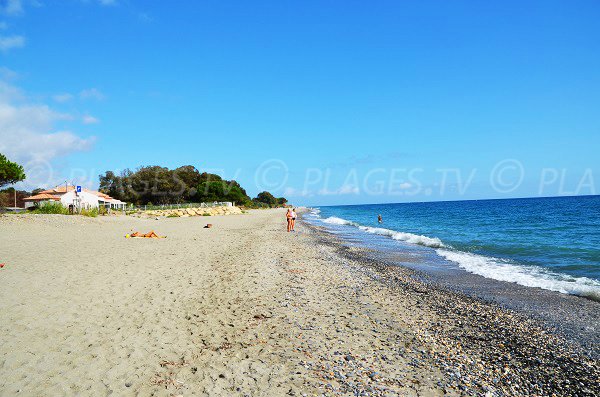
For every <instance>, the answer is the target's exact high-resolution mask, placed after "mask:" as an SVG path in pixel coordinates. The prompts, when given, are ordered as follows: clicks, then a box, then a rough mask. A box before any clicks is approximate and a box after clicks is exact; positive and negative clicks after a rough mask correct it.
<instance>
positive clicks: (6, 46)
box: [0, 35, 25, 52]
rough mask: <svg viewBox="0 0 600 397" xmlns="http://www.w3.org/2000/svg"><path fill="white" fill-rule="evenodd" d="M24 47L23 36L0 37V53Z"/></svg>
mask: <svg viewBox="0 0 600 397" xmlns="http://www.w3.org/2000/svg"><path fill="white" fill-rule="evenodd" d="M24 46H25V37H23V36H17V35H13V36H0V51H4V52H6V51H8V50H10V49H13V48H21V47H24Z"/></svg>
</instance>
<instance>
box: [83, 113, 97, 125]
mask: <svg viewBox="0 0 600 397" xmlns="http://www.w3.org/2000/svg"><path fill="white" fill-rule="evenodd" d="M81 121H83V124H96V123H99V122H100V120H98V119H97V118H96V117H94V116H90V115H89V114H86V115H85V116H83V117H82V119H81Z"/></svg>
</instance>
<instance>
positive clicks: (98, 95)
mask: <svg viewBox="0 0 600 397" xmlns="http://www.w3.org/2000/svg"><path fill="white" fill-rule="evenodd" d="M79 97H80V98H81V99H96V100H99V101H101V100H103V99H104V98H106V96H104V94H103V93H102V92H100V90H98V89H97V88H88V89H85V90H82V91H81V92H80V93H79Z"/></svg>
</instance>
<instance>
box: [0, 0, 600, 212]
mask: <svg viewBox="0 0 600 397" xmlns="http://www.w3.org/2000/svg"><path fill="white" fill-rule="evenodd" d="M0 4H3V7H2V8H3V9H2V13H1V17H0V59H1V64H0V66H1V69H0V72H1V73H0V79H1V90H0V91H1V92H0V101H1V103H0V152H3V153H6V154H8V155H9V157H11V158H13V159H16V160H18V161H20V162H22V163H24V164H27V168H28V170H29V172H28V174H29V175H30V178H29V179H28V181H26V182H25V183H24V184H23V186H37V185H48V184H53V183H56V182H62V181H64V180H65V179H69V180H74V181H75V182H76V183H84V184H89V185H92V186H93V185H95V184H97V175H98V174H100V173H103V172H104V171H106V170H121V169H123V168H132V169H134V168H136V167H138V166H141V165H164V166H168V167H177V166H180V165H186V164H192V165H194V166H196V167H197V168H198V169H200V170H208V171H213V172H217V173H220V174H222V175H223V176H224V177H226V178H236V179H237V180H239V181H240V183H241V184H242V185H243V186H244V187H246V188H247V190H248V192H249V193H250V194H251V195H255V194H256V193H258V191H260V190H262V189H271V190H273V191H274V193H276V194H277V195H283V194H285V195H287V196H288V197H290V198H291V200H292V201H293V202H295V203H298V204H309V205H319V204H351V203H374V202H404V201H429V200H454V199H474V198H496V197H523V196H539V195H542V196H553V195H564V194H594V193H595V194H597V193H598V191H597V190H598V189H600V156H598V149H600V111H598V109H600V24H598V20H600V3H599V2H597V1H577V2H572V1H560V2H557V1H531V2H522V1H497V2H479V1H464V2H461V1H419V2H416V1H415V2H412V1H410V2H409V1H378V2H365V1H303V2H292V1H252V2H247V1H236V2H233V1H222V0H221V1H197V2H196V1H194V2H187V1H176V2H165V1H133V0H113V1H111V0H104V1H101V0H87V1H83V0H56V1H43V0H29V1H28V0H21V1H19V0H9V1H2V2H0ZM82 181H83V182H82Z"/></svg>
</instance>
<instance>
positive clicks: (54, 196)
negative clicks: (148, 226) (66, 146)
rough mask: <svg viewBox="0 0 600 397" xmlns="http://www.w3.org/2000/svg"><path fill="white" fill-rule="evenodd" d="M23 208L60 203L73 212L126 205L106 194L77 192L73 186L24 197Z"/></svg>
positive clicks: (120, 207)
mask: <svg viewBox="0 0 600 397" xmlns="http://www.w3.org/2000/svg"><path fill="white" fill-rule="evenodd" d="M24 201H25V208H31V207H34V206H40V205H44V204H45V203H56V202H60V203H61V204H62V205H64V206H65V207H67V208H69V207H72V208H73V209H74V210H76V211H77V210H80V209H82V208H85V209H90V208H99V207H104V208H106V209H123V208H125V205H126V203H124V202H122V201H121V200H117V199H114V198H112V197H110V196H109V195H107V194H104V193H101V192H96V191H94V190H89V189H81V191H80V192H78V191H77V189H76V188H75V186H66V185H65V186H57V187H55V188H53V189H49V190H44V191H42V192H40V193H38V194H36V195H34V196H31V197H26V198H25V199H24Z"/></svg>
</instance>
